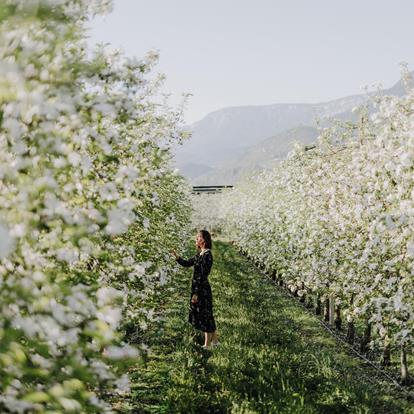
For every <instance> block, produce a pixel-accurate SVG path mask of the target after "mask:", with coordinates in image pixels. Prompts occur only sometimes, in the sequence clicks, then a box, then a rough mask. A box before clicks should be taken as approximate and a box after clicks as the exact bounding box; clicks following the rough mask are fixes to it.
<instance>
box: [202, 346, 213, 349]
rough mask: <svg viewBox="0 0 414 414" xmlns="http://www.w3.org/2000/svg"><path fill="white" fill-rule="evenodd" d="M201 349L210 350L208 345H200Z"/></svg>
mask: <svg viewBox="0 0 414 414" xmlns="http://www.w3.org/2000/svg"><path fill="white" fill-rule="evenodd" d="M201 348H203V349H210V348H211V345H210V346H207V345H201Z"/></svg>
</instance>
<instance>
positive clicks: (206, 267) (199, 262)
mask: <svg viewBox="0 0 414 414" xmlns="http://www.w3.org/2000/svg"><path fill="white" fill-rule="evenodd" d="M177 262H178V263H179V264H180V265H181V266H185V267H190V266H194V273H193V280H192V283H191V297H192V296H193V295H197V303H195V304H193V303H191V297H190V313H189V315H188V322H190V323H191V325H193V326H194V328H196V329H199V330H201V331H203V332H214V331H215V330H216V322H215V321H214V316H213V296H212V293H211V286H210V283H209V282H208V275H209V273H210V270H211V266H212V265H213V255H212V254H211V250H210V249H207V250H205V251H204V252H203V253H197V254H196V255H195V256H194V257H192V258H191V259H188V260H186V259H182V258H181V257H179V258H178V259H177Z"/></svg>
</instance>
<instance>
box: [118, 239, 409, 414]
mask: <svg viewBox="0 0 414 414" xmlns="http://www.w3.org/2000/svg"><path fill="white" fill-rule="evenodd" d="M213 254H214V265H213V271H212V273H211V275H210V282H211V285H212V290H213V299H214V310H215V316H216V322H217V326H218V332H219V337H220V341H221V345H220V347H218V348H215V349H214V350H213V351H212V352H210V351H204V350H202V349H201V348H200V345H201V344H202V340H203V338H202V334H201V333H199V332H198V331H194V330H193V329H192V327H191V326H190V325H189V324H188V323H187V316H188V302H189V289H190V280H191V271H189V270H185V269H183V271H182V272H181V273H180V274H181V276H180V279H179V280H175V281H174V288H172V289H171V291H170V293H169V294H168V295H164V296H162V297H160V303H159V304H158V306H159V309H160V311H161V312H163V313H164V314H167V317H166V318H165V320H164V321H163V322H162V323H161V322H159V323H157V324H154V326H152V327H151V329H150V330H149V331H148V332H147V334H146V341H147V343H148V344H149V345H150V346H151V348H152V350H153V352H152V354H151V355H149V356H148V358H147V360H146V361H144V362H143V364H142V365H141V366H139V367H137V368H136V371H135V372H133V373H132V374H131V375H132V379H133V381H134V386H133V390H132V395H131V399H130V401H129V406H130V410H129V411H127V410H126V412H133V413H157V414H167V413H168V414H170V413H183V414H184V413H185V414H191V413H198V414H200V413H206V414H207V413H208V414H213V413H232V414H241V413H245V414H253V413H266V414H268V413H269V414H270V413H278V414H280V413H301V414H302V413H304V414H305V413H329V414H334V413H338V414H339V413H341V414H343V413H387V414H389V413H390V414H391V413H414V408H413V405H412V404H410V403H408V402H407V401H405V400H404V399H403V398H401V397H398V396H397V395H395V391H393V390H391V389H388V388H387V387H389V386H388V385H387V384H386V383H380V382H379V380H378V379H370V378H372V376H373V375H374V373H373V371H372V370H371V369H370V368H369V367H365V366H364V365H363V364H362V362H361V361H359V360H357V359H355V358H353V357H351V356H349V355H348V354H347V353H346V351H345V350H343V349H341V347H340V345H338V343H336V342H335V340H334V339H332V338H331V337H330V336H329V334H328V333H327V332H325V331H324V330H323V329H322V328H321V326H320V325H319V323H318V321H317V319H316V318H315V317H313V316H311V315H309V314H308V313H307V312H306V311H305V310H304V309H303V308H302V307H300V306H299V305H298V304H297V303H296V302H295V301H294V300H293V299H292V298H290V297H287V296H286V295H285V294H284V293H283V292H281V291H279V290H278V289H277V288H276V287H275V286H274V285H273V284H272V283H271V282H270V281H269V280H267V279H266V278H265V277H264V276H262V275H261V274H260V273H258V272H257V270H256V269H255V268H254V267H253V266H252V265H251V264H249V263H248V261H247V260H246V259H244V258H243V257H241V256H240V255H239V254H238V253H237V252H236V250H235V249H234V248H233V247H231V246H230V245H228V244H227V243H223V242H216V243H215V246H214V251H213Z"/></svg>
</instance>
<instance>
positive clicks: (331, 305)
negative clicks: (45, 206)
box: [329, 295, 335, 326]
mask: <svg viewBox="0 0 414 414" xmlns="http://www.w3.org/2000/svg"><path fill="white" fill-rule="evenodd" d="M329 325H331V326H334V325H335V298H334V297H333V296H332V295H331V296H329Z"/></svg>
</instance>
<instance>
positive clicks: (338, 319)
mask: <svg viewBox="0 0 414 414" xmlns="http://www.w3.org/2000/svg"><path fill="white" fill-rule="evenodd" d="M335 328H336V329H338V330H339V331H340V330H341V328H342V318H341V307H340V306H339V305H338V306H337V307H336V309H335Z"/></svg>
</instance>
